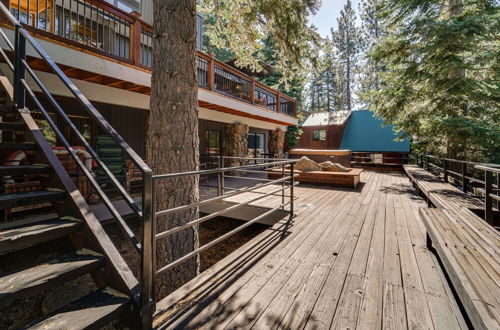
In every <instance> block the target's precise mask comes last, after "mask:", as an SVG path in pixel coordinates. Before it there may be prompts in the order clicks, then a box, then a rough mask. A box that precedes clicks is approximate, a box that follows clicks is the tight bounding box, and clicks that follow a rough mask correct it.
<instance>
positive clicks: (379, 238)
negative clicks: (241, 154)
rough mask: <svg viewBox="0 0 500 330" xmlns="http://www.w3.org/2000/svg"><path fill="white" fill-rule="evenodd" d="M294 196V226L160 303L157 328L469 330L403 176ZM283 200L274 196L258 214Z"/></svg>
mask: <svg viewBox="0 0 500 330" xmlns="http://www.w3.org/2000/svg"><path fill="white" fill-rule="evenodd" d="M266 188H269V189H272V188H270V187H266ZM295 195H296V196H297V197H298V198H297V200H296V203H295V205H296V207H295V209H296V216H295V217H294V218H293V219H291V220H290V219H288V218H287V219H283V220H281V221H280V222H278V223H276V224H275V225H274V226H272V227H270V228H269V229H267V230H266V231H264V232H263V233H261V234H260V235H259V236H257V237H256V238H254V239H253V240H251V241H249V242H248V243H247V244H245V245H244V246H243V247H242V248H240V249H238V250H236V251H235V252H233V253H232V254H231V255H229V256H228V257H226V258H224V259H223V260H222V261H220V262H219V263H217V264H216V265H215V266H213V267H212V268H210V269H209V270H207V271H206V272H204V273H203V274H201V275H200V276H198V277H197V278H196V279H194V280H192V281H191V282H189V283H188V284H186V285H185V286H183V287H182V288H180V289H179V290H177V291H176V292H174V293H173V294H172V295H170V296H169V297H167V298H165V299H164V300H163V301H161V302H160V303H159V304H158V308H159V309H160V310H163V311H165V312H164V313H161V314H159V315H158V316H157V318H156V324H157V325H161V326H160V327H161V328H198V327H199V328H207V329H208V328H210V329H212V328H251V327H254V328H256V329H268V328H278V329H299V328H318V329H326V328H336V329H337V328H351V329H353V328H359V329H373V328H381V327H384V328H393V329H403V328H411V329H413V328H436V329H458V328H467V326H466V323H465V321H464V319H463V317H462V313H461V312H460V309H459V307H458V306H457V304H456V301H455V298H454V297H453V294H452V293H451V291H450V288H449V285H448V284H447V281H446V279H445V276H444V274H443V272H442V270H441V268H440V266H439V263H438V261H437V259H436V257H435V256H434V255H433V254H432V253H431V252H430V251H429V250H427V248H426V243H425V228H424V226H423V223H422V222H421V220H420V218H419V215H418V207H419V206H425V205H426V204H425V202H424V201H423V200H422V199H421V198H420V197H419V196H418V195H417V194H416V191H415V189H414V188H413V187H412V185H411V183H410V182H409V181H408V179H407V178H406V177H405V176H404V175H402V174H394V173H376V172H364V173H363V174H362V178H361V184H360V185H359V186H358V188H356V189H342V188H324V187H317V186H316V187H315V186H302V185H299V186H297V187H296V194H295ZM252 197H255V195H251V194H248V195H246V196H245V195H243V196H242V197H240V196H238V197H237V199H239V200H243V199H245V198H252ZM233 199H236V197H234V198H233ZM280 200H281V197H280V196H271V197H268V198H266V199H263V200H261V201H259V203H258V205H260V206H268V207H271V206H272V205H273V204H274V203H278V201H280Z"/></svg>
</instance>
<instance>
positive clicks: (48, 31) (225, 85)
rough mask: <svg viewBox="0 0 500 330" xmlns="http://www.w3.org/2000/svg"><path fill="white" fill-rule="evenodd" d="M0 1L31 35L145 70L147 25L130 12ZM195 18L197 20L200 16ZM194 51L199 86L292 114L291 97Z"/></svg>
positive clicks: (62, 0)
mask: <svg viewBox="0 0 500 330" xmlns="http://www.w3.org/2000/svg"><path fill="white" fill-rule="evenodd" d="M1 1H2V2H3V3H4V4H5V5H8V6H9V9H10V11H11V12H12V14H13V15H14V16H15V17H16V18H17V19H18V20H19V21H20V22H21V23H22V24H24V26H25V27H26V28H27V29H28V30H30V31H31V32H33V33H36V34H37V35H41V36H42V37H47V38H49V39H53V40H56V41H59V42H61V43H64V44H66V45H68V46H73V47H76V48H80V49H86V50H88V51H92V52H94V53H98V54H101V55H103V56H106V57H110V58H113V59H116V60H119V61H121V62H124V63H128V64H131V65H134V66H138V67H142V68H144V69H150V68H151V66H152V64H153V52H152V49H153V48H152V45H153V27H152V26H151V25H150V24H148V23H146V22H144V21H143V20H141V18H140V14H138V13H136V12H132V13H127V12H125V11H123V10H121V9H119V8H117V7H115V6H113V5H111V4H109V3H107V2H105V1H102V0H1ZM197 22H198V24H201V20H200V19H198V21H197ZM197 31H200V29H197ZM200 40H201V39H199V40H198V47H200V42H199V41H200ZM197 55H198V57H197V69H198V80H199V86H200V87H201V88H205V89H207V90H211V91H214V92H217V93H220V94H223V95H226V96H229V97H232V98H236V99H238V100H241V101H245V102H248V103H251V104H255V105H259V106H262V107H265V108H267V109H270V110H273V111H276V112H280V113H283V114H286V115H289V116H295V115H296V111H297V109H296V102H295V100H294V99H292V98H290V97H288V96H286V95H284V94H281V93H280V92H279V91H277V90H275V89H272V88H269V87H268V86H266V85H264V84H261V83H260V82H258V81H256V80H254V79H253V78H252V77H250V76H248V75H246V74H244V73H242V72H240V71H238V70H236V69H234V68H233V67H231V66H229V65H227V64H225V63H224V62H221V61H219V60H217V59H216V58H215V57H214V56H210V55H207V54H205V53H203V52H201V51H200V50H198V51H197Z"/></svg>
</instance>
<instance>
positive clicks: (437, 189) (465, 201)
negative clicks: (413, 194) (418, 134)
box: [403, 165, 484, 211]
mask: <svg viewBox="0 0 500 330" xmlns="http://www.w3.org/2000/svg"><path fill="white" fill-rule="evenodd" d="M403 169H404V171H405V172H406V175H408V177H409V178H410V181H412V182H413V184H414V185H415V187H416V188H417V189H418V190H420V191H421V192H422V193H423V194H424V195H425V196H426V198H427V200H428V201H429V202H432V204H434V206H436V207H437V208H450V209H454V208H461V207H463V208H467V209H470V210H478V211H483V210H484V202H483V200H481V199H480V198H478V197H474V196H471V195H468V194H466V193H465V192H463V191H462V190H460V189H458V188H457V187H455V186H453V185H452V184H451V183H447V182H445V181H443V180H441V179H440V178H438V177H437V176H435V175H433V174H431V173H429V172H427V171H426V170H425V169H422V168H420V167H418V166H416V165H403Z"/></svg>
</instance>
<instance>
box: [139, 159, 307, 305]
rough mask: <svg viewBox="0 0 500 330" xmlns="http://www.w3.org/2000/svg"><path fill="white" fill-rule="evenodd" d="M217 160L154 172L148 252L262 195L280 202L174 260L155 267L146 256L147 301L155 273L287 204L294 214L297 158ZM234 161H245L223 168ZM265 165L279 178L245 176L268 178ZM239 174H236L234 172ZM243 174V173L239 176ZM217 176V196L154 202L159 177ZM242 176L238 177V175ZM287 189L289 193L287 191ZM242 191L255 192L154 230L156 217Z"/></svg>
mask: <svg viewBox="0 0 500 330" xmlns="http://www.w3.org/2000/svg"><path fill="white" fill-rule="evenodd" d="M220 159H222V160H221V162H220V164H221V167H219V168H216V169H209V170H200V171H192V172H183V173H171V174H163V175H154V176H153V190H152V201H153V221H151V222H148V224H145V228H144V231H145V232H147V233H150V235H151V236H150V242H151V243H150V244H148V245H150V246H152V250H151V251H155V250H156V246H157V241H158V240H162V239H165V238H167V237H169V236H171V235H173V234H175V233H177V232H180V231H182V230H186V229H189V228H192V227H194V226H197V225H199V224H201V223H203V222H205V221H208V220H210V219H214V218H216V217H219V216H224V214H227V213H229V212H231V211H234V210H237V209H239V208H242V207H243V206H245V205H249V204H250V203H253V202H256V201H258V200H261V199H263V198H265V197H268V196H277V195H278V196H280V197H281V202H280V203H279V205H276V206H275V207H273V208H270V209H269V210H268V211H266V212H264V213H263V214H261V215H259V216H256V217H254V218H253V219H251V220H248V221H247V222H246V223H244V224H242V225H240V226H238V227H236V228H234V229H232V230H231V231H229V232H227V233H225V234H223V235H222V236H220V237H218V238H216V239H214V240H212V241H210V242H208V243H205V244H204V245H203V246H200V247H198V248H196V249H194V250H193V251H190V252H189V253H187V254H186V255H184V256H182V257H179V258H177V259H176V260H172V261H170V262H169V263H168V264H166V265H164V266H162V267H161V268H159V269H157V263H156V258H155V254H154V253H151V254H150V255H147V256H145V258H146V259H145V260H144V261H143V264H145V265H148V269H143V271H146V274H147V275H145V276H146V277H147V278H150V279H151V280H150V281H149V282H146V283H144V285H147V286H148V287H146V288H145V289H144V290H143V292H149V293H150V294H151V297H150V299H149V300H150V301H152V302H155V301H156V297H155V291H156V290H155V282H156V278H157V277H158V276H161V275H162V274H164V273H165V272H167V271H168V270H170V269H172V268H173V267H175V266H177V265H179V264H181V263H183V262H186V261H187V260H189V259H190V258H193V257H195V256H196V255H198V254H200V253H201V252H203V251H205V250H207V249H208V248H210V247H212V246H214V245H215V244H217V243H220V242H222V241H223V240H225V239H227V238H229V237H230V236H232V235H234V234H236V233H238V232H240V231H241V230H243V229H245V228H247V227H249V226H250V225H252V224H254V223H256V222H258V221H260V220H262V219H264V218H266V217H267V216H269V215H271V214H273V213H274V212H277V211H279V210H285V206H289V210H288V213H289V216H290V218H291V217H293V214H294V198H295V197H294V186H295V185H296V183H295V181H294V177H295V172H294V164H295V163H296V162H297V161H298V160H275V161H269V159H263V162H262V163H259V164H255V163H254V161H255V159H254V158H239V157H224V158H223V157H221V158H220ZM229 159H231V160H235V159H237V160H238V161H240V162H242V163H248V164H245V165H240V166H231V167H224V165H223V164H224V162H225V160H229ZM286 167H288V168H286ZM266 168H281V171H278V172H277V175H278V176H281V177H280V178H278V179H267V178H262V177H256V176H253V177H252V176H245V175H247V174H265V175H266V177H267V174H268V173H269V172H267V171H265V169H266ZM236 173H238V174H239V175H237V174H236ZM241 174H244V175H241ZM208 175H210V176H217V177H218V180H217V186H216V188H217V191H218V193H217V197H213V198H209V199H206V200H202V201H199V202H196V203H192V204H187V205H178V206H176V207H173V208H170V209H157V204H156V198H157V194H158V192H157V189H156V186H157V185H158V183H159V181H162V180H169V179H174V178H180V177H189V176H191V177H192V176H198V177H201V176H208ZM240 175H241V176H240ZM225 178H238V179H242V180H248V181H249V185H248V186H245V187H242V188H235V187H229V186H227V185H226V184H225V180H224V179H225ZM264 187H273V188H272V189H270V191H266V192H262V191H258V190H259V189H260V188H264ZM286 191H288V194H287V193H286ZM244 193H252V195H257V196H255V197H252V198H249V199H248V200H246V201H245V202H243V203H237V204H234V205H230V204H229V205H228V206H227V207H226V208H224V209H223V210H220V211H217V212H214V213H211V214H208V215H205V216H202V217H196V218H195V219H191V220H190V221H189V222H187V223H184V224H182V225H178V226H174V227H170V228H168V229H167V230H165V231H162V232H158V231H157V230H156V228H157V221H158V219H159V218H161V217H162V216H166V215H171V214H175V213H179V212H182V211H188V210H192V209H195V208H199V207H200V206H203V205H206V204H209V203H213V202H216V201H222V200H223V199H225V198H229V197H234V196H237V195H241V194H244Z"/></svg>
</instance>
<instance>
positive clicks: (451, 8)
mask: <svg viewBox="0 0 500 330" xmlns="http://www.w3.org/2000/svg"><path fill="white" fill-rule="evenodd" d="M447 10H448V13H447V14H448V18H450V19H453V18H454V17H457V16H459V15H461V14H462V12H463V4H462V0H448V1H447ZM464 76H465V71H464V70H463V69H451V70H450V72H449V73H448V79H450V80H451V79H459V78H460V77H464ZM455 112H456V115H460V114H466V112H467V106H466V105H459V106H458V107H457V110H456V111H455ZM465 143H466V141H463V143H462V147H461V148H457V146H456V141H454V140H453V138H452V137H448V138H447V143H446V144H447V147H446V154H447V155H446V156H447V157H448V158H452V159H458V158H459V153H461V152H465V149H466V148H465V146H464V144H465ZM462 156H463V155H462ZM462 158H463V157H462Z"/></svg>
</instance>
